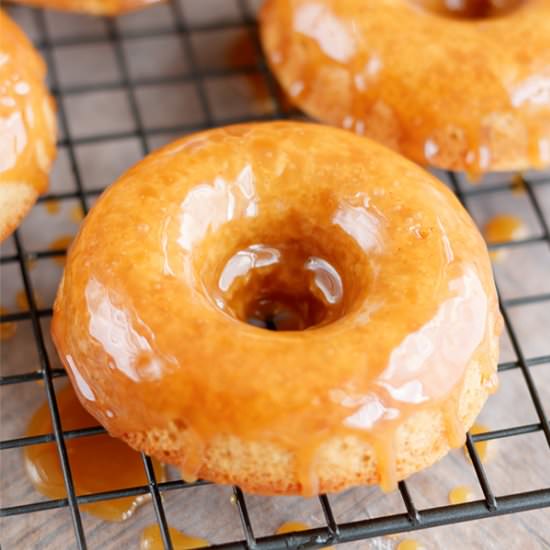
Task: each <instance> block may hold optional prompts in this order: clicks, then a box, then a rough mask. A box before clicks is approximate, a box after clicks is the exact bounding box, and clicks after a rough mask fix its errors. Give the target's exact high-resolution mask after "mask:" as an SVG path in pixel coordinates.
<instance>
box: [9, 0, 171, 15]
mask: <svg viewBox="0 0 550 550" xmlns="http://www.w3.org/2000/svg"><path fill="white" fill-rule="evenodd" d="M12 1H13V2H14V3H15V4H22V5H26V6H35V7H39V8H46V9H54V10H61V11H72V12H82V13H88V14H90V15H110V16H116V15H123V14H125V13H129V12H132V11H136V10H139V9H142V8H146V7H147V6H150V5H152V4H157V3H159V2H161V1H162V0H12Z"/></svg>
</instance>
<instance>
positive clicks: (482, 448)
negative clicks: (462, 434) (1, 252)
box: [464, 423, 495, 462]
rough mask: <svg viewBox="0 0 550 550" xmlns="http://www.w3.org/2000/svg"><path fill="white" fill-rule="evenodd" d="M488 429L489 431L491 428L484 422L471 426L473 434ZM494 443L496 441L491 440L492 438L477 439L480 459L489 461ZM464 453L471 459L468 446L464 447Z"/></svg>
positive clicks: (476, 443) (477, 450) (475, 444)
mask: <svg viewBox="0 0 550 550" xmlns="http://www.w3.org/2000/svg"><path fill="white" fill-rule="evenodd" d="M488 431H489V428H488V427H487V426H485V425H484V424H478V423H476V424H474V425H473V426H472V427H471V428H470V433H471V434H472V435H476V434H483V433H486V432H488ZM494 443H495V442H494V440H493V441H490V440H485V441H476V442H475V443H474V447H475V449H476V452H477V454H478V456H479V460H481V462H487V460H489V458H490V455H491V446H492V445H494ZM464 454H465V456H466V457H467V458H468V460H470V453H469V452H468V449H467V447H464Z"/></svg>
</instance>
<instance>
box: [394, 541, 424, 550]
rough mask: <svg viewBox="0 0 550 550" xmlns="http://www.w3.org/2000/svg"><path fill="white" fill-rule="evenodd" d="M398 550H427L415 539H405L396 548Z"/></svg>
mask: <svg viewBox="0 0 550 550" xmlns="http://www.w3.org/2000/svg"><path fill="white" fill-rule="evenodd" d="M396 550H425V547H424V545H423V544H421V543H420V542H418V541H416V540H414V539H405V540H402V541H401V542H400V543H399V544H398V545H397V546H396Z"/></svg>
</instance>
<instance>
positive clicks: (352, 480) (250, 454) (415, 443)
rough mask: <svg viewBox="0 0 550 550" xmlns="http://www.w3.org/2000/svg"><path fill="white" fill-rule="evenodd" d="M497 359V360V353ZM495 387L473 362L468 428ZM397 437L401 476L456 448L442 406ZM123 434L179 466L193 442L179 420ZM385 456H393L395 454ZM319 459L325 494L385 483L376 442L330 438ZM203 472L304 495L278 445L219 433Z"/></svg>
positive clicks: (415, 418) (251, 488) (463, 398)
mask: <svg viewBox="0 0 550 550" xmlns="http://www.w3.org/2000/svg"><path fill="white" fill-rule="evenodd" d="M491 359H492V360H494V361H495V362H496V353H495V356H494V357H493V358H491ZM490 388H491V384H490V383H488V381H487V380H486V378H485V377H484V376H483V374H482V368H481V367H480V364H479V363H478V362H477V361H472V362H471V363H470V365H469V366H468V368H467V370H466V375H465V379H464V384H463V387H462V389H461V392H460V396H459V407H458V417H459V421H460V425H461V427H463V429H464V431H467V430H468V429H469V428H470V427H471V426H472V424H473V422H474V420H475V418H476V416H477V415H478V414H479V411H480V410H481V408H482V407H483V405H484V403H485V401H486V399H487V397H488V396H489V394H490V393H491V389H490ZM395 438H396V439H395V464H396V475H397V480H402V479H405V478H407V477H408V476H410V475H411V474H414V473H415V472H418V471H419V470H422V469H423V468H425V467H427V466H429V465H431V464H433V463H434V462H436V461H437V460H439V459H440V458H441V457H443V456H444V455H445V454H446V453H447V452H448V451H449V450H450V448H451V447H450V446H449V443H448V436H447V431H446V422H445V418H444V415H443V412H442V409H439V408H435V407H430V408H426V409H421V410H420V411H419V412H416V413H413V414H412V415H411V416H410V417H409V418H408V420H407V421H406V422H405V423H403V424H402V425H401V426H400V427H399V428H398V429H397V431H396V434H395ZM122 439H123V440H124V441H126V443H128V444H129V445H130V446H131V447H133V448H134V449H136V450H140V451H144V452H146V453H147V454H150V455H151V456H154V457H155V458H158V459H159V460H160V461H161V462H164V463H167V464H173V465H174V466H178V465H180V464H181V462H182V459H183V457H184V456H185V453H186V450H188V449H189V446H190V444H191V443H190V442H191V439H190V436H189V432H188V430H186V429H185V428H184V427H183V426H179V425H176V424H173V425H170V426H168V427H167V428H166V429H153V430H150V431H148V432H134V433H127V434H124V435H123V436H122ZM381 458H382V460H384V461H387V460H388V458H389V457H387V456H384V457H381ZM389 459H390V460H391V458H389ZM316 461H317V467H316V472H317V475H318V480H319V486H318V490H319V492H321V493H326V492H337V491H342V490H344V489H347V488H348V487H351V486H355V485H359V484H369V485H370V484H376V483H379V482H380V473H379V466H378V458H377V454H376V453H375V451H374V449H373V447H372V446H371V445H369V444H368V443H366V442H365V441H364V440H363V439H361V438H360V437H358V436H354V435H352V434H350V435H349V436H338V437H334V438H332V439H329V440H327V441H325V442H324V443H323V444H322V446H321V447H320V448H319V451H318V455H317V458H316ZM198 477H199V478H204V479H208V480H211V481H214V482H216V483H227V484H233V485H239V486H240V487H241V488H242V489H244V490H245V491H247V492H250V493H258V494H262V495H293V494H295V495H300V494H303V491H302V487H301V485H300V482H299V481H298V479H297V476H296V465H295V461H294V458H293V456H292V454H291V453H289V452H288V451H286V450H285V449H283V448H281V447H277V446H276V445H273V444H265V443H258V442H254V441H250V442H249V441H243V440H240V439H238V438H236V437H230V436H223V435H219V436H216V437H215V438H214V440H213V441H212V443H211V445H210V446H209V447H208V448H207V449H206V450H205V455H204V465H203V466H202V467H201V469H200V471H199V473H198Z"/></svg>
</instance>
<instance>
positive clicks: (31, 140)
mask: <svg viewBox="0 0 550 550" xmlns="http://www.w3.org/2000/svg"><path fill="white" fill-rule="evenodd" d="M45 76H46V67H45V64H44V62H43V60H42V58H41V57H40V54H39V53H38V52H37V51H36V50H35V49H34V47H33V45H32V44H31V43H30V41H29V40H28V38H27V37H26V36H25V34H24V33H23V31H22V30H21V29H20V28H19V27H18V26H17V25H16V24H15V23H14V22H13V21H12V20H11V19H10V18H9V17H8V16H7V15H6V14H5V13H4V12H3V11H2V10H0V240H3V239H5V238H6V237H7V236H8V235H9V234H10V233H11V232H12V231H13V230H14V229H15V228H16V227H17V225H18V224H19V222H20V221H21V219H22V218H23V216H25V215H26V214H27V212H28V211H29V210H30V209H31V207H32V205H33V204H34V203H35V201H36V199H37V197H38V195H40V194H41V193H43V192H44V191H45V190H46V188H47V185H48V174H49V171H50V168H51V165H52V162H53V160H54V158H55V151H56V146H55V142H56V125H55V112H54V101H53V99H52V98H51V96H50V95H49V93H48V90H47V88H46V85H45V82H44V79H45Z"/></svg>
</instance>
